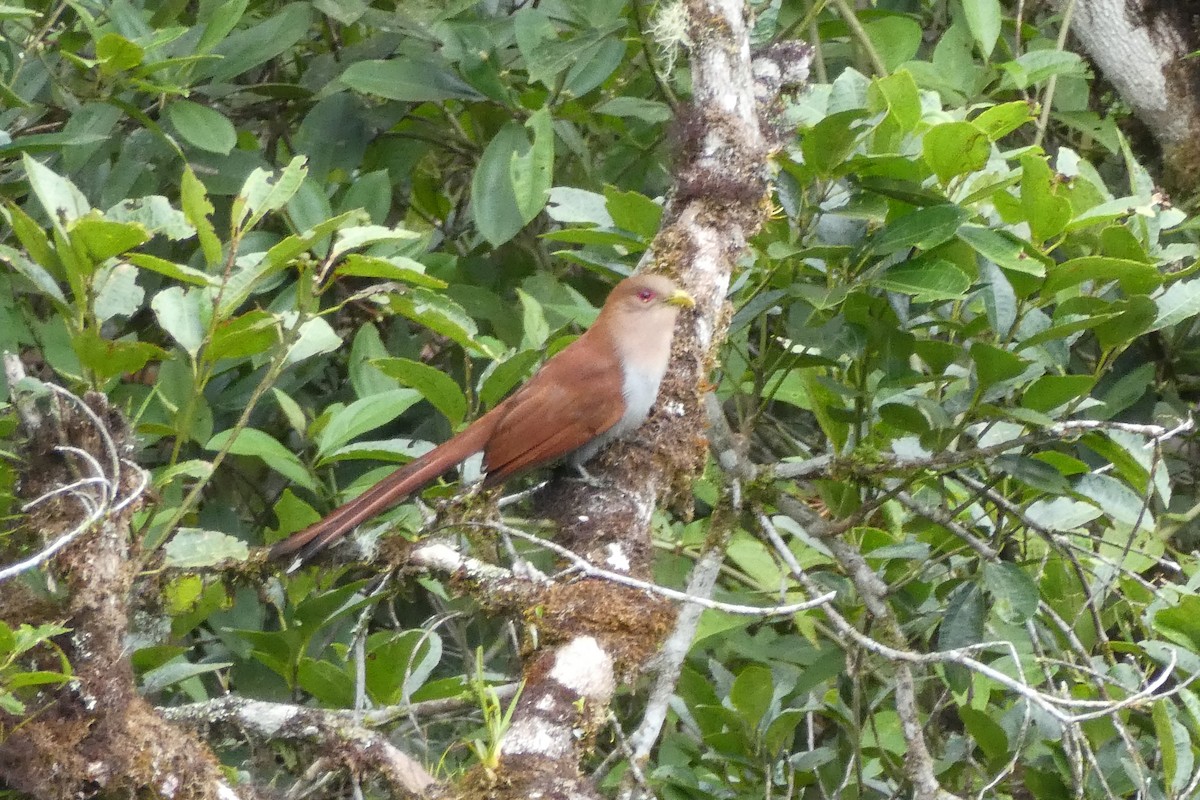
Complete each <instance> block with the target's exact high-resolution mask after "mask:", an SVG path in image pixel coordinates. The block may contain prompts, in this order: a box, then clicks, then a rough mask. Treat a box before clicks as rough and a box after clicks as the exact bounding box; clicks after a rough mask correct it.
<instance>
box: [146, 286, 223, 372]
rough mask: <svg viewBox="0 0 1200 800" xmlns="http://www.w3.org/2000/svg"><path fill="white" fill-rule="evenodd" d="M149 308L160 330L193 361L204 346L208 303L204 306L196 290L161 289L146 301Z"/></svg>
mask: <svg viewBox="0 0 1200 800" xmlns="http://www.w3.org/2000/svg"><path fill="white" fill-rule="evenodd" d="M150 308H151V309H153V310H154V316H155V317H156V318H157V319H158V324H159V325H161V326H162V329H163V330H165V331H166V332H167V333H169V334H170V335H171V338H172V339H174V340H175V341H176V343H178V344H179V346H180V347H182V348H183V349H184V350H185V351H186V352H187V354H188V355H190V356H192V357H193V358H195V356H196V354H197V353H198V352H200V346H201V345H202V344H203V343H204V337H205V334H206V333H207V330H208V322H209V318H210V315H211V313H212V304H211V303H206V302H205V298H204V296H203V294H202V293H201V291H200V290H199V289H190V290H188V291H186V292H185V291H184V290H183V289H181V288H179V287H178V286H171V287H169V288H167V289H163V290H162V291H161V292H159V293H158V294H156V295H155V296H154V299H153V300H151V301H150Z"/></svg>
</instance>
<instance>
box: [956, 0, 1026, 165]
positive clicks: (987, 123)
mask: <svg viewBox="0 0 1200 800" xmlns="http://www.w3.org/2000/svg"><path fill="white" fill-rule="evenodd" d="M986 1H991V0H986ZM1033 120H1034V115H1033V108H1032V107H1031V106H1030V104H1029V103H1027V102H1025V101H1024V100H1013V101H1012V102H1010V103H1000V104H998V105H994V106H992V107H991V108H988V109H985V110H984V111H982V112H980V114H979V116H977V117H975V119H973V120H971V122H973V123H975V126H976V127H977V128H979V129H981V130H983V131H985V132H986V133H987V135H988V138H989V139H991V140H992V141H993V142H994V141H996V140H998V139H1001V138H1003V137H1005V136H1007V135H1008V134H1010V133H1012V132H1013V131H1015V130H1016V129H1017V128H1019V127H1021V126H1022V125H1025V124H1027V123H1030V122H1033Z"/></svg>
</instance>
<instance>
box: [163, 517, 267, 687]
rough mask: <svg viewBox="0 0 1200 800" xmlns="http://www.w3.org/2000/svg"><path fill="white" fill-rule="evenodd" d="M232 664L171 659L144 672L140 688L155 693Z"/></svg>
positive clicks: (168, 545)
mask: <svg viewBox="0 0 1200 800" xmlns="http://www.w3.org/2000/svg"><path fill="white" fill-rule="evenodd" d="M204 532H205V533H212V531H204ZM217 535H218V536H224V534H217ZM235 541H236V540H235ZM239 544H240V542H239ZM170 546H171V543H170V542H168V543H167V548H170ZM242 549H243V550H245V549H246V546H245V545H244V544H242ZM247 555H248V551H247ZM221 560H222V559H218V560H217V561H214V562H212V563H211V564H172V565H171V566H175V567H185V568H189V567H207V566H212V565H213V564H216V563H219V562H220V561H221ZM237 560H239V561H245V560H246V556H242V557H241V558H238V559H237ZM232 666H233V662H232V661H213V662H207V663H203V664H192V663H190V662H187V661H184V660H182V659H180V660H178V661H170V662H168V663H166V664H163V665H162V666H160V667H155V668H154V669H152V670H149V671H148V672H145V673H143V675H142V676H141V687H140V689H141V692H142V694H153V693H155V692H161V691H162V690H163V689H166V688H168V687H170V686H174V685H175V684H177V683H182V682H183V681H185V680H188V679H189V678H194V677H196V676H197V675H207V674H208V673H210V672H219V671H220V670H223V669H229V668H230V667H232Z"/></svg>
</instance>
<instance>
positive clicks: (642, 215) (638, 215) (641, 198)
mask: <svg viewBox="0 0 1200 800" xmlns="http://www.w3.org/2000/svg"><path fill="white" fill-rule="evenodd" d="M604 205H605V208H606V209H607V211H608V214H609V216H610V217H611V218H612V223H613V225H615V226H617V227H618V228H621V229H622V230H626V231H629V232H630V233H633V234H636V235H637V236H639V237H640V238H641V239H643V240H645V241H647V242H648V241H650V240H651V239H653V238H654V236H655V234H657V233H658V229H659V226H660V225H661V224H662V214H663V209H662V206H660V205H659V204H658V203H656V202H654V201H653V200H651V199H650V198H649V197H646V195H644V194H640V193H638V192H633V191H629V192H623V191H621V190H620V189H617V188H614V187H612V186H605V187H604Z"/></svg>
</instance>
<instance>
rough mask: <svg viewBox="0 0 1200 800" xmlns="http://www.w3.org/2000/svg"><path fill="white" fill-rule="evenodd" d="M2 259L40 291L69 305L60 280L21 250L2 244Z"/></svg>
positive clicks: (0, 246)
mask: <svg viewBox="0 0 1200 800" xmlns="http://www.w3.org/2000/svg"><path fill="white" fill-rule="evenodd" d="M0 261H3V262H4V263H6V264H8V265H9V266H10V267H12V268H13V270H14V271H16V272H17V273H18V274H20V275H23V276H24V277H25V278H27V279H28V280H29V282H30V283H32V284H33V285H34V286H35V287H37V289H38V291H40V292H42V293H43V294H45V295H47V296H49V297H50V298H51V299H53V300H56V301H58V302H59V303H60V304H62V305H64V306H65V305H67V296H66V295H65V294H63V291H62V289H61V288H60V287H59V285H58V282H57V281H56V280H54V277H53V276H52V275H51V274H50V273H49V272H47V271H46V270H44V269H42V267H41V266H40V265H38V264H35V263H34V262H32V261H30V260H29V259H28V258H26V257H25V256H24V255H22V254H21V253H20V252H18V251H16V250H14V249H13V248H11V247H9V246H8V245H3V244H0Z"/></svg>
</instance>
